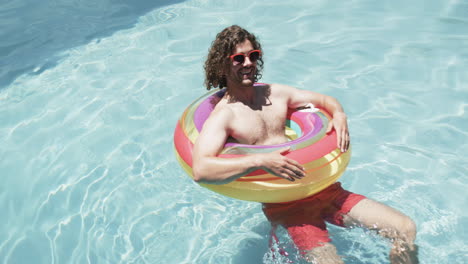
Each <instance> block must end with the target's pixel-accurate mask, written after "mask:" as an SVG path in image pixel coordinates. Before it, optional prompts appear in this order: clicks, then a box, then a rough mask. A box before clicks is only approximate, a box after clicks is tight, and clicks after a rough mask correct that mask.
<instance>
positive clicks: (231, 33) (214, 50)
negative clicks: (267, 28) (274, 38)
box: [204, 25, 263, 90]
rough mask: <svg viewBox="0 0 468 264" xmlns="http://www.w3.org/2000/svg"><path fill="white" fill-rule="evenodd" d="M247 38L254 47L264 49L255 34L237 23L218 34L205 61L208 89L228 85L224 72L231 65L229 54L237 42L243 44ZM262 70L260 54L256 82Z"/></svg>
mask: <svg viewBox="0 0 468 264" xmlns="http://www.w3.org/2000/svg"><path fill="white" fill-rule="evenodd" d="M245 40H249V41H250V43H252V46H253V48H254V49H256V50H257V49H258V50H261V49H262V47H261V45H260V43H259V42H258V41H257V38H256V37H255V35H253V34H251V33H249V32H248V31H247V30H245V29H243V28H241V27H239V26H237V25H233V26H230V27H227V28H225V29H224V30H223V31H221V32H220V33H218V35H216V39H215V40H214V41H213V43H212V44H211V48H210V50H209V53H208V58H207V59H206V61H205V67H204V68H205V86H206V89H208V90H210V89H211V88H216V87H219V88H223V87H226V86H227V80H226V76H225V75H224V72H225V70H227V68H228V65H229V64H228V63H229V59H228V58H229V55H231V53H232V52H233V51H234V49H235V47H236V45H237V44H241V43H243V42H244V41H245ZM262 53H263V51H262ZM262 70H263V59H262V56H260V58H258V60H257V71H256V73H255V76H254V77H255V82H256V81H258V80H259V79H260V78H261V77H262Z"/></svg>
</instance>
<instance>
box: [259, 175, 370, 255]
mask: <svg viewBox="0 0 468 264" xmlns="http://www.w3.org/2000/svg"><path fill="white" fill-rule="evenodd" d="M364 198H366V197H365V196H363V195H359V194H355V193H352V192H349V191H346V190H344V189H343V188H342V187H341V184H340V183H339V182H337V183H334V184H332V185H330V186H329V187H327V188H325V189H324V190H323V191H321V192H319V193H316V194H314V195H312V196H309V197H307V198H305V199H302V200H298V201H293V202H287V203H265V204H263V212H264V213H265V216H266V217H267V218H268V220H269V221H270V222H271V223H272V224H273V225H278V224H279V225H282V226H283V227H284V228H286V229H287V230H288V233H289V235H290V237H291V238H292V240H293V241H294V244H296V246H297V247H298V249H299V250H301V251H303V250H310V249H312V248H314V247H319V246H321V245H323V243H326V242H330V241H331V239H330V237H329V235H328V231H327V227H326V224H325V221H327V222H329V223H331V224H334V225H338V226H344V224H343V215H344V214H347V213H348V212H349V211H351V209H352V208H353V207H354V206H355V205H356V204H357V203H358V202H360V201H361V200H362V199H364Z"/></svg>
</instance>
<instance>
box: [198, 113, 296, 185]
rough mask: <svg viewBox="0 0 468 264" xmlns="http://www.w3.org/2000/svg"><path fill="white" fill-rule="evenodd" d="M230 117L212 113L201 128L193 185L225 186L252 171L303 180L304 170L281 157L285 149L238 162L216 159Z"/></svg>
mask: <svg viewBox="0 0 468 264" xmlns="http://www.w3.org/2000/svg"><path fill="white" fill-rule="evenodd" d="M233 118H234V113H232V112H231V110H230V109H227V108H224V109H220V110H215V111H214V112H213V113H212V114H211V115H210V117H209V118H208V120H207V121H206V122H205V124H204V125H203V129H202V131H201V132H200V135H199V136H198V138H197V141H196V142H195V146H194V150H193V178H194V180H195V181H197V182H201V183H210V184H225V183H229V182H231V181H234V180H236V179H238V178H240V177H242V176H244V175H246V174H248V173H250V172H252V171H254V170H256V169H264V170H266V171H268V172H269V173H272V174H274V175H276V176H278V177H282V178H285V179H288V180H291V181H294V178H298V179H300V178H302V177H304V175H305V174H304V168H303V167H302V166H301V165H300V164H299V163H298V162H296V161H295V160H292V159H289V158H287V157H285V156H283V154H284V153H285V152H287V151H288V149H287V148H286V149H282V150H279V151H275V152H272V153H262V154H253V155H246V156H242V157H238V158H219V157H217V155H218V154H219V153H220V152H221V150H222V148H223V147H224V144H225V143H226V140H227V138H228V136H229V131H230V127H229V124H230V120H233Z"/></svg>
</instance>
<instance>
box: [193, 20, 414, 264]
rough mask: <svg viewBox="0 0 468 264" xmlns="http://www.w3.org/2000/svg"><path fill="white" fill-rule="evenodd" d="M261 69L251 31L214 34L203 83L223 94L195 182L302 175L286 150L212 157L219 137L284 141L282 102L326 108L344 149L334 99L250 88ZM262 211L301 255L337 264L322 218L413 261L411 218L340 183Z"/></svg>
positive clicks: (341, 116) (342, 119)
mask: <svg viewBox="0 0 468 264" xmlns="http://www.w3.org/2000/svg"><path fill="white" fill-rule="evenodd" d="M262 69H263V60H262V54H261V45H260V43H259V42H258V41H257V39H256V37H255V36H254V35H253V34H251V33H249V32H248V31H246V30H245V29H243V28H241V27H239V26H235V25H234V26H231V27H228V28H226V29H224V30H223V31H222V32H220V33H219V34H218V35H217V36H216V39H215V40H214V42H213V43H212V47H211V49H210V52H209V54H208V58H207V61H206V63H205V72H206V81H205V84H206V86H207V88H208V89H210V88H212V87H226V93H225V94H224V96H223V97H222V98H221V99H220V100H219V102H217V103H216V106H215V108H214V110H213V112H212V113H211V115H210V116H209V118H208V120H207V121H206V122H205V124H204V126H203V129H202V131H201V133H200V135H199V137H198V139H197V141H196V143H195V146H194V152H193V175H194V179H195V181H197V182H203V183H209V184H225V183H228V182H231V181H234V180H236V179H237V178H239V177H241V176H243V175H245V174H247V173H249V172H251V171H253V170H256V169H263V170H265V171H268V172H269V173H271V174H273V175H276V176H278V177H282V178H285V179H288V180H290V181H294V180H296V179H301V178H303V177H306V176H305V172H304V168H303V167H302V166H301V165H300V164H299V163H298V162H296V161H295V160H292V159H289V158H287V157H285V156H284V155H283V154H285V153H286V152H287V151H288V148H285V149H282V150H279V151H275V152H272V153H262V154H255V155H247V156H243V157H240V158H230V159H223V158H218V157H217V154H218V153H219V152H220V151H221V150H222V148H223V146H224V144H225V143H226V141H227V140H235V141H237V142H239V143H243V144H255V145H272V144H279V143H283V142H285V141H287V138H286V136H285V135H284V125H285V120H286V113H287V110H288V108H298V107H302V106H305V105H307V104H309V103H312V104H313V105H314V106H316V107H320V108H324V109H325V110H327V111H328V112H329V113H331V115H332V117H333V118H332V120H331V121H330V124H329V126H328V132H330V131H331V130H332V129H335V130H336V132H337V142H338V146H337V147H338V148H340V149H341V151H347V148H348V146H349V140H350V139H349V133H348V125H347V117H346V114H345V113H344V111H343V108H342V106H341V105H340V103H339V102H338V101H337V100H336V99H334V98H332V97H330V96H326V95H322V94H319V93H315V92H311V91H304V90H299V89H296V88H293V87H290V86H286V85H279V84H265V85H256V86H254V83H255V82H256V81H257V80H258V79H259V78H260V77H261V70H262ZM307 177H313V175H310V176H307ZM263 210H264V213H265V215H266V216H267V218H268V219H269V220H270V221H271V222H272V224H274V225H277V224H279V225H282V226H284V227H285V228H286V229H287V230H288V233H289V234H290V236H291V238H292V240H293V241H294V243H295V244H296V246H297V247H298V248H299V250H300V251H301V252H302V253H303V254H304V255H305V257H306V259H308V260H309V261H315V262H314V263H343V262H342V260H341V258H340V257H339V256H338V254H337V252H336V248H335V247H334V246H333V245H332V244H331V243H330V241H331V240H330V238H329V236H328V232H327V230H326V225H325V221H328V222H331V223H333V224H336V225H340V226H346V227H351V226H362V227H366V228H368V229H373V230H376V231H377V232H378V233H379V234H381V235H382V236H384V237H387V238H389V239H391V241H392V243H393V247H392V250H391V252H390V260H391V261H392V263H416V262H417V259H416V247H415V245H414V244H413V242H414V240H415V237H416V226H415V224H414V222H413V221H412V220H411V219H410V218H409V217H407V216H405V215H404V214H402V213H400V212H398V211H396V210H395V209H392V208H390V207H388V206H386V205H383V204H381V203H378V202H375V201H372V200H370V199H367V198H366V197H364V196H362V195H358V194H354V193H351V192H348V191H346V190H344V189H342V188H341V185H340V183H335V184H333V185H331V186H329V187H327V188H326V189H325V190H323V191H321V192H319V193H317V194H314V195H312V196H310V197H308V198H306V199H303V200H300V201H294V202H289V203H279V204H264V205H263Z"/></svg>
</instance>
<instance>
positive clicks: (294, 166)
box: [258, 147, 305, 181]
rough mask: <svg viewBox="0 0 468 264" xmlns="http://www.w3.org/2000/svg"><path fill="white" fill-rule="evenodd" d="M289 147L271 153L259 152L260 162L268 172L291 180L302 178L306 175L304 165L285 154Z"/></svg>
mask: <svg viewBox="0 0 468 264" xmlns="http://www.w3.org/2000/svg"><path fill="white" fill-rule="evenodd" d="M289 150H290V148H289V147H287V148H283V149H280V150H277V151H274V152H271V153H265V154H259V155H258V157H259V158H260V160H259V164H260V166H259V167H261V168H262V169H264V170H266V171H267V172H269V173H271V174H273V175H275V176H278V177H281V178H284V179H286V180H289V181H295V179H302V178H303V177H304V176H305V169H304V167H302V166H301V164H299V162H297V161H295V160H293V159H290V158H287V157H285V156H284V154H286V153H287V152H288V151H289Z"/></svg>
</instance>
